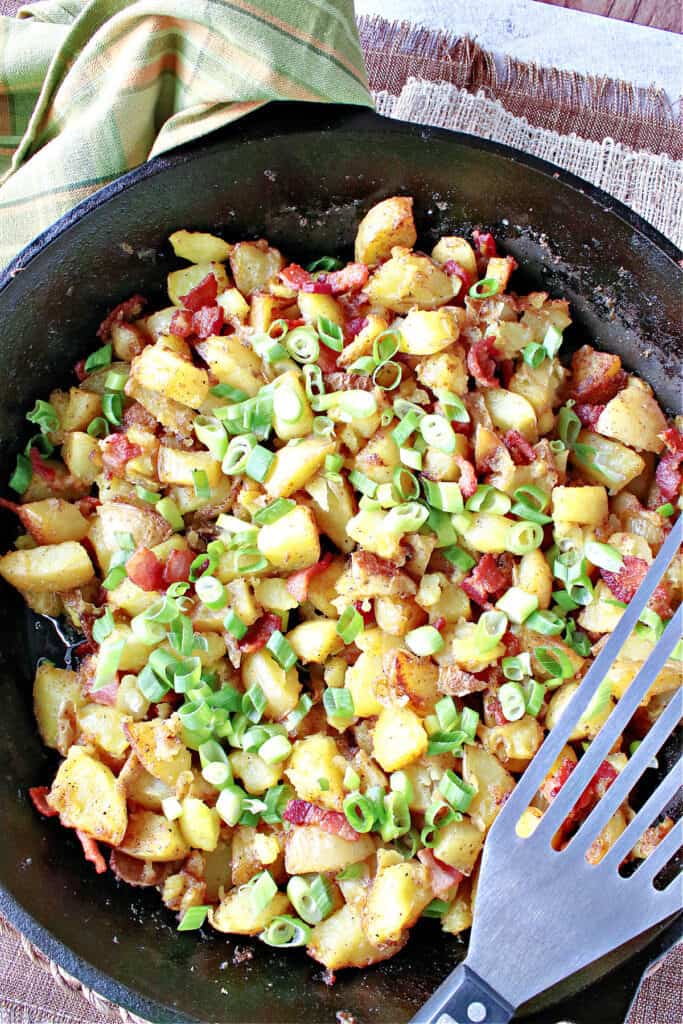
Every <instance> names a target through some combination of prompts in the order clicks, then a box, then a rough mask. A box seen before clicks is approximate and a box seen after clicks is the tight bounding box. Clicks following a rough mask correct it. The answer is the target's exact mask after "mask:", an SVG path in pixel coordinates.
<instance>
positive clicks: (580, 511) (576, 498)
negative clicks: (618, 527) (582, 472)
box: [552, 487, 608, 526]
mask: <svg viewBox="0 0 683 1024" xmlns="http://www.w3.org/2000/svg"><path fill="white" fill-rule="evenodd" d="M552 509H553V510H552V516H553V519H561V520H563V521H564V522H567V523H585V524H587V525H589V526H599V525H600V524H601V523H604V521H605V520H606V519H607V511H608V510H607V491H606V490H605V488H604V487H553V506H552Z"/></svg>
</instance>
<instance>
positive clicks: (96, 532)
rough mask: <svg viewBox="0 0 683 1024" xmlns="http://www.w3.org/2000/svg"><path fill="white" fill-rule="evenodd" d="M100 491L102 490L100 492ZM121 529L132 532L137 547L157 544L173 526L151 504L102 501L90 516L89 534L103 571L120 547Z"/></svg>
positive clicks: (105, 570)
mask: <svg viewBox="0 0 683 1024" xmlns="http://www.w3.org/2000/svg"><path fill="white" fill-rule="evenodd" d="M101 493H102V492H101V490H100V496H101ZM120 533H129V534H130V535H131V537H132V538H133V542H134V544H135V546H136V547H146V548H154V546H155V545H156V544H161V543H162V541H164V540H166V539H167V538H168V537H169V536H170V535H171V528H170V526H169V525H168V523H167V522H166V520H165V519H164V517H163V516H160V515H159V513H158V512H154V511H153V510H152V509H151V508H138V507H137V506H136V505H129V504H128V503H127V502H125V501H120V500H119V501H114V500H111V499H110V500H107V501H103V502H102V504H101V505H100V506H99V507H98V508H97V510H96V513H95V515H94V516H93V517H92V519H91V526H90V531H89V534H88V539H89V540H90V543H91V544H92V545H93V547H94V549H95V554H96V555H97V561H98V562H99V565H100V568H101V569H102V572H103V573H106V572H108V571H109V565H110V562H111V559H112V556H113V555H114V553H115V552H117V551H118V550H119V546H120V545H119V542H118V540H117V534H120Z"/></svg>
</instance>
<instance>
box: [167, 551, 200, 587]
mask: <svg viewBox="0 0 683 1024" xmlns="http://www.w3.org/2000/svg"><path fill="white" fill-rule="evenodd" d="M194 557H195V555H194V551H172V552H171V553H170V555H169V556H168V558H167V559H166V564H165V565H164V568H163V573H162V585H163V587H164V589H165V588H166V587H170V586H171V584H172V583H183V582H185V581H186V580H188V579H189V576H190V566H191V565H192V563H193V561H194Z"/></svg>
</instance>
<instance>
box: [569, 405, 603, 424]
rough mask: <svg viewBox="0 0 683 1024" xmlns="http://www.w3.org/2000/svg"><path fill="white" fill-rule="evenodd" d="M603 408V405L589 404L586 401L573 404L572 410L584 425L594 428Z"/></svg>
mask: <svg viewBox="0 0 683 1024" xmlns="http://www.w3.org/2000/svg"><path fill="white" fill-rule="evenodd" d="M604 408H605V406H604V405H590V404H589V403H588V402H580V403H579V404H578V405H575V406H574V412H575V413H576V415H577V416H578V417H579V419H580V420H581V423H582V424H583V426H584V427H587V428H588V429H589V430H595V428H596V427H597V425H598V420H599V419H600V414H601V412H602V410H603V409H604Z"/></svg>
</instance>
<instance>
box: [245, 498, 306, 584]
mask: <svg viewBox="0 0 683 1024" xmlns="http://www.w3.org/2000/svg"><path fill="white" fill-rule="evenodd" d="M257 544H258V549H259V551H260V552H261V554H262V555H264V556H265V558H267V559H268V561H269V562H270V564H271V565H272V566H274V567H275V568H276V569H283V570H285V571H287V572H296V570H297V569H307V568H308V567H309V566H310V565H315V563H316V562H319V561H320V538H319V537H318V528H317V526H316V522H315V518H314V517H313V513H312V512H311V510H310V509H309V508H305V506H303V505H297V507H296V508H293V509H292V510H291V512H287V513H286V514H285V515H284V516H281V517H280V519H278V520H277V522H275V523H270V524H269V525H267V526H262V527H261V530H260V531H259V534H258V539H257Z"/></svg>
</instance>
